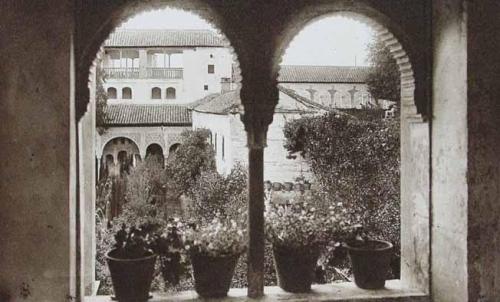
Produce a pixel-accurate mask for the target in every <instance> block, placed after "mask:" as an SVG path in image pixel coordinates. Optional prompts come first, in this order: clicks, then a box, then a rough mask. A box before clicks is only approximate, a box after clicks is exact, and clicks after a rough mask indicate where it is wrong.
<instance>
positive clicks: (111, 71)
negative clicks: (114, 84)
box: [104, 67, 140, 79]
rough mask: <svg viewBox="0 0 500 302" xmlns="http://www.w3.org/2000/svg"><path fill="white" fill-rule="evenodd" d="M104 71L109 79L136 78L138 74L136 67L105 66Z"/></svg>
mask: <svg viewBox="0 0 500 302" xmlns="http://www.w3.org/2000/svg"><path fill="white" fill-rule="evenodd" d="M104 72H106V76H107V77H108V78H110V79H138V78H139V75H140V73H139V68H136V67H128V68H121V67H118V68H116V67H105V68H104Z"/></svg>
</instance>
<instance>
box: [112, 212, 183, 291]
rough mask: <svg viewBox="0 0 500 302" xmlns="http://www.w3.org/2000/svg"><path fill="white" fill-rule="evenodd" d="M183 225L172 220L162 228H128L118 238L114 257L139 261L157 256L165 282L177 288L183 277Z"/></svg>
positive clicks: (152, 224) (123, 228) (176, 220)
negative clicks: (138, 259)
mask: <svg viewBox="0 0 500 302" xmlns="http://www.w3.org/2000/svg"><path fill="white" fill-rule="evenodd" d="M182 229H183V224H182V223H181V222H180V221H179V220H178V219H170V220H169V221H168V223H167V225H166V227H163V226H162V225H160V224H154V223H144V224H141V225H139V226H137V227H136V226H131V227H130V228H128V230H127V226H126V225H125V224H122V225H121V229H120V230H119V231H117V232H116V234H115V241H116V243H115V246H114V247H115V249H116V252H115V254H114V256H115V257H117V258H120V259H136V258H141V257H145V256H149V255H153V254H156V255H158V257H159V258H160V271H161V274H162V276H163V278H164V280H165V281H168V282H170V283H172V284H174V285H175V284H178V283H179V279H180V275H181V274H182V271H183V268H182V263H181V262H182V261H181V260H182V254H181V253H182V251H183V243H182V237H181V230H182Z"/></svg>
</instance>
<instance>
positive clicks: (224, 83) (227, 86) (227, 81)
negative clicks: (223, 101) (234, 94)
mask: <svg viewBox="0 0 500 302" xmlns="http://www.w3.org/2000/svg"><path fill="white" fill-rule="evenodd" d="M231 84H232V83H231V78H221V79H220V88H221V93H226V92H228V91H231Z"/></svg>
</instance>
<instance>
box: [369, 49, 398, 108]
mask: <svg viewBox="0 0 500 302" xmlns="http://www.w3.org/2000/svg"><path fill="white" fill-rule="evenodd" d="M368 56H369V60H370V63H371V65H372V66H373V69H372V71H371V72H370V74H369V75H368V78H367V80H366V84H367V85H368V91H369V92H370V94H371V95H372V96H373V97H374V98H375V99H376V100H380V99H383V100H389V101H392V102H396V103H398V104H399V101H400V98H401V92H400V91H401V74H400V72H399V67H398V65H397V63H396V60H395V59H394V57H393V56H392V54H391V52H390V50H389V49H388V48H387V47H386V46H385V45H384V43H383V42H382V41H380V40H374V41H373V42H372V43H371V44H370V45H369V46H368Z"/></svg>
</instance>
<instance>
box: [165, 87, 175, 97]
mask: <svg viewBox="0 0 500 302" xmlns="http://www.w3.org/2000/svg"><path fill="white" fill-rule="evenodd" d="M166 98H167V100H173V99H175V88H173V87H168V88H167V97H166Z"/></svg>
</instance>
